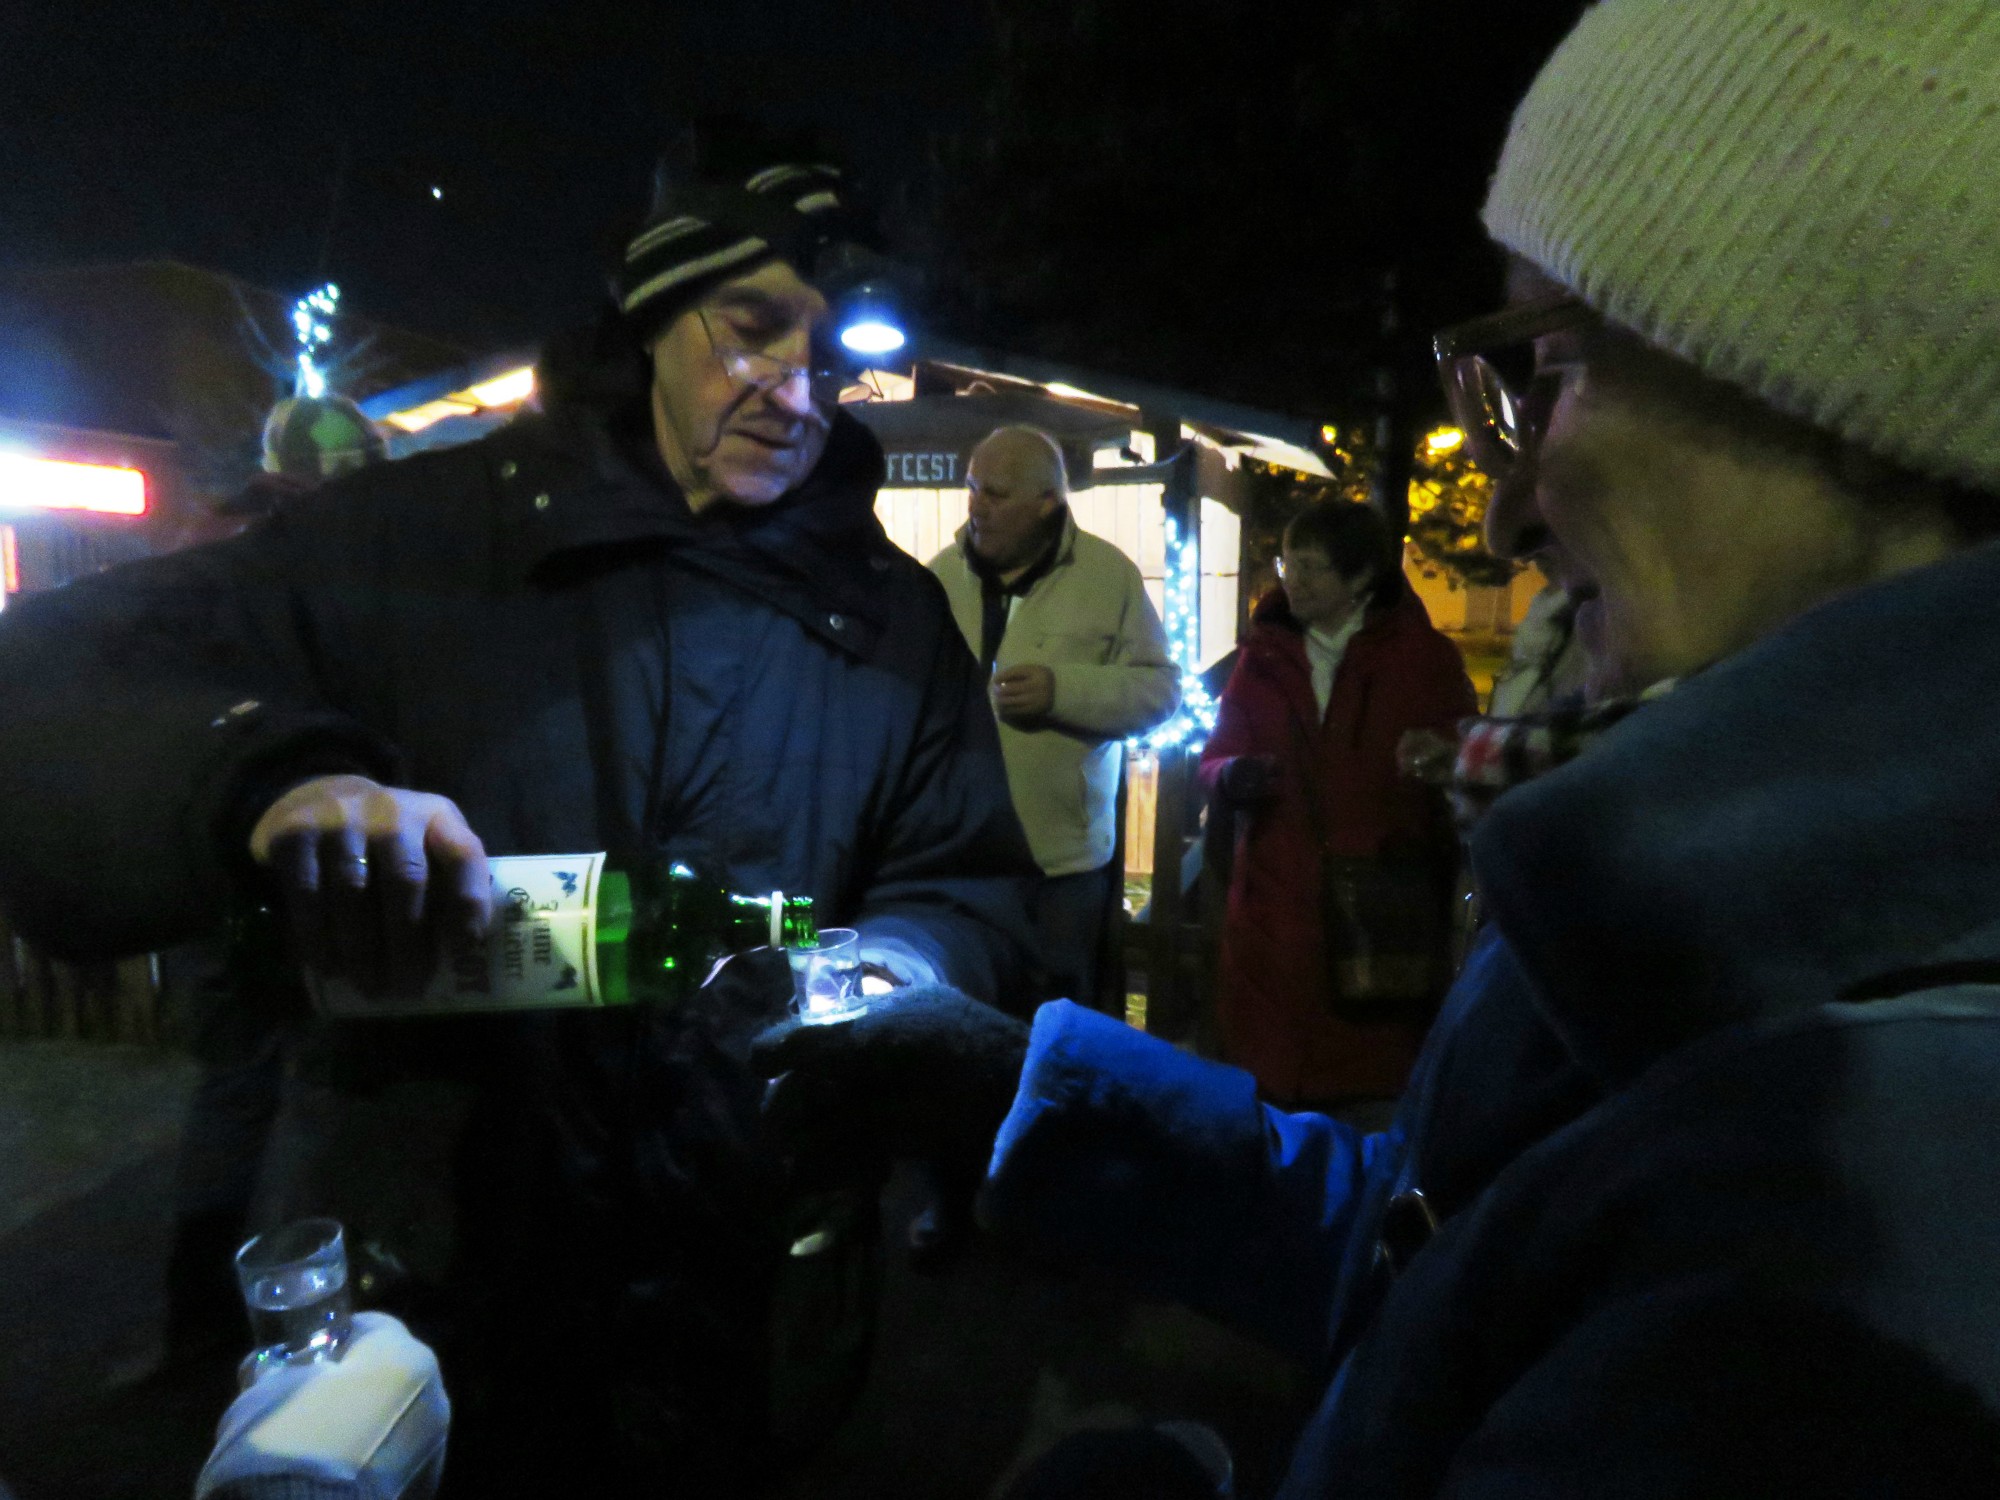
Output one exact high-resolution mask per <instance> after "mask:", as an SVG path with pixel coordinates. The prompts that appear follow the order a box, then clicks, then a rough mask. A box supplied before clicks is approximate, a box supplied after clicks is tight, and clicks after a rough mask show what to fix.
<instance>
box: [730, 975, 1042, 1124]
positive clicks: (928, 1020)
mask: <svg viewBox="0 0 2000 1500" xmlns="http://www.w3.org/2000/svg"><path fill="white" fill-rule="evenodd" d="M1027 1054H1028V1028H1027V1026H1026V1024H1025V1023H1023V1022H1021V1021H1017V1020H1015V1019H1014V1018H1013V1017H1012V1016H1009V1015H1005V1014H1003V1013H1002V1012H1000V1011H997V1010H995V1009H994V1008H993V1007H992V1006H990V1005H982V1004H981V1003H980V1002H979V1001H977V1000H974V999H972V998H971V997H970V996H968V995H963V994H960V993H959V992H958V991H957V990H954V989H951V988H948V987H947V986H945V985H918V986H915V987H913V988H911V989H906V990H895V991H892V992H891V993H889V994H887V995H878V996H875V997H872V998H871V999H870V1000H869V1002H868V1008H867V1009H866V1010H864V1011H863V1012H862V1013H861V1014H860V1015H858V1016H855V1017H854V1018H853V1019H851V1020H845V1021H832V1022H821V1023H808V1022H804V1021H799V1020H790V1021H784V1022H781V1023H780V1024H778V1025H776V1026H772V1027H770V1028H768V1029H767V1030H765V1031H764V1032H762V1033H761V1034H760V1035H759V1036H758V1037H757V1038H756V1040H755V1041H753V1042H752V1043H751V1044H750V1062H751V1065H752V1066H753V1067H755V1068H756V1069H757V1070H758V1071H759V1072H760V1073H762V1074H764V1075H765V1076H766V1077H776V1078H777V1080H778V1081H777V1082H776V1083H775V1084H773V1085H772V1087H771V1089H770V1092H769V1094H768V1095H767V1097H766V1100H765V1106H764V1109H765V1119H766V1122H767V1124H768V1125H769V1126H770V1128H771V1129H772V1130H773V1131H774V1132H775V1133H776V1134H777V1135H778V1136H779V1137H780V1138H781V1139H790V1140H793V1141H798V1142H807V1141H816V1142H817V1143H818V1147H819V1149H822V1150H823V1149H824V1148H825V1143H826V1140H827V1138H828V1137H832V1138H834V1139H837V1140H839V1141H840V1142H842V1144H843V1146H844V1148H845V1149H850V1150H854V1151H860V1152H872V1153H875V1154H880V1155H887V1156H892V1157H898V1158H906V1159H917V1160H926V1161H937V1160H955V1159H959V1158H961V1157H963V1156H965V1155H967V1154H983V1153H986V1152H989V1151H991V1149H992V1145H993V1137H994V1136H995V1135H996V1134H997V1133H998V1132H999V1129H1000V1122H1001V1121H1002V1120H1004V1119H1006V1117H1007V1111H1008V1110H1009V1109H1011V1108H1012V1107H1013V1104H1014V1091H1015V1089H1016V1088H1017V1087H1018V1086H1019V1084H1020V1079H1021V1066H1022V1064H1023V1062H1025V1061H1026V1058H1027Z"/></svg>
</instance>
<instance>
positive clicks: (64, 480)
mask: <svg viewBox="0 0 2000 1500" xmlns="http://www.w3.org/2000/svg"><path fill="white" fill-rule="evenodd" d="M16 506H20V507H25V508H27V509H29V510H91V511H96V512H98V513H99V514H101V515H107V516H143V515H144V514H145V513H146V476H145V475H144V474H143V473H141V472H140V471H139V470H137V469H122V468H119V467H117V466H116V465H113V464H71V463H62V462H60V461H59V460H56V459H53V458H30V457H28V456H27V455H26V454H22V453H0V507H5V508H8V509H12V508H14V507H16Z"/></svg>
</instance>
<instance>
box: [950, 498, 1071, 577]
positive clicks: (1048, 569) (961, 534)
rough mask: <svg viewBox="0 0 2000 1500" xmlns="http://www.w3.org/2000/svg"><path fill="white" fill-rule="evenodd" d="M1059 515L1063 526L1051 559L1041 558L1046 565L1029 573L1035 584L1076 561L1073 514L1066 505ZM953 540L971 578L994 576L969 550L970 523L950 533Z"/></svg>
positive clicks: (962, 523)
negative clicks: (1032, 576)
mask: <svg viewBox="0 0 2000 1500" xmlns="http://www.w3.org/2000/svg"><path fill="white" fill-rule="evenodd" d="M1058 514H1060V515H1061V517H1062V522H1061V526H1060V528H1059V530H1058V531H1057V534H1056V539H1055V555H1054V556H1052V557H1050V556H1048V555H1047V554H1044V559H1045V561H1038V562H1036V563H1035V565H1034V566H1033V567H1032V568H1030V569H1029V570H1028V571H1029V572H1030V573H1033V574H1034V575H1035V577H1036V578H1037V580H1039V579H1041V578H1045V577H1047V576H1048V575H1049V574H1050V573H1053V572H1054V571H1055V570H1056V569H1057V568H1063V567H1067V566H1069V564H1071V563H1073V562H1075V561H1076V537H1077V530H1078V528H1077V524H1076V512H1075V511H1073V510H1071V509H1070V508H1069V506H1068V505H1064V506H1063V507H1062V509H1061V511H1060V512H1058ZM952 540H953V541H954V542H955V543H956V544H957V546H958V555H959V556H960V557H962V558H963V559H964V560H965V566H966V568H967V570H968V571H969V572H970V573H971V574H972V576H973V577H974V578H978V579H982V580H983V579H985V578H988V577H991V576H994V575H993V573H992V570H991V568H990V567H989V566H988V564H987V562H986V560H985V559H984V558H982V557H981V556H980V555H979V554H978V553H976V552H974V551H973V550H972V522H971V521H970V520H969V519H968V520H965V521H962V522H960V523H959V528H958V530H957V531H955V532H954V533H952Z"/></svg>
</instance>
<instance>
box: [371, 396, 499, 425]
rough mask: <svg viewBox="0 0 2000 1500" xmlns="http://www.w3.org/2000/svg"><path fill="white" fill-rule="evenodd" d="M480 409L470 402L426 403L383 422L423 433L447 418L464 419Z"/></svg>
mask: <svg viewBox="0 0 2000 1500" xmlns="http://www.w3.org/2000/svg"><path fill="white" fill-rule="evenodd" d="M478 410H479V408H478V407H476V406H474V405H473V404H472V403H471V402H469V401H456V400H446V401H426V402H425V403H424V404H423V405H422V406H413V407H411V408H410V409H409V410H408V411H399V412H394V413H392V414H390V415H389V416H387V417H384V418H383V419H382V420H383V421H385V422H387V423H388V424H389V425H390V426H391V427H400V428H402V429H403V431H405V432H422V431H423V430H424V429H425V428H426V427H428V426H430V425H431V423H433V422H442V421H443V420H444V419H445V418H446V417H462V416H464V415H465V414H466V413H467V412H474V411H478Z"/></svg>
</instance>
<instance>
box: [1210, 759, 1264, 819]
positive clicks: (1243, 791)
mask: <svg viewBox="0 0 2000 1500" xmlns="http://www.w3.org/2000/svg"><path fill="white" fill-rule="evenodd" d="M1215 789H1216V790H1217V791H1218V792H1220V793H1221V794H1222V795H1223V798H1224V799H1225V800H1226V801H1228V802H1229V803H1231V804H1232V805H1234V806H1236V807H1256V806H1258V805H1259V804H1261V803H1265V802H1269V801H1271V800H1272V799H1273V798H1275V797H1276V796H1277V795H1278V757H1277V756H1275V755H1234V756H1231V757H1230V758H1229V759H1228V760H1227V761H1225V762H1223V766H1222V771H1221V773H1220V774H1219V775H1218V776H1217V777H1216V778H1215Z"/></svg>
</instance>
